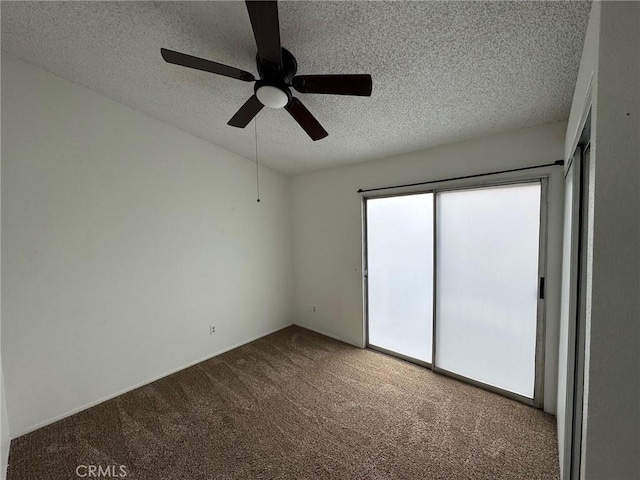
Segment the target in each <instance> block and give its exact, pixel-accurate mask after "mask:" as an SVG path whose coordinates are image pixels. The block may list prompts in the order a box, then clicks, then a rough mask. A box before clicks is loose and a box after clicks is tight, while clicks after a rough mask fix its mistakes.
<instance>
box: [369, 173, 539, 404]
mask: <svg viewBox="0 0 640 480" xmlns="http://www.w3.org/2000/svg"><path fill="white" fill-rule="evenodd" d="M543 189H544V180H535V181H529V182H524V183H523V182H521V183H515V184H508V185H496V186H486V187H477V188H458V189H442V190H434V191H431V192H427V193H420V194H411V195H402V196H394V197H384V198H367V199H366V202H365V206H366V207H365V211H366V266H365V268H366V286H367V288H366V295H367V297H366V298H367V327H368V328H367V334H368V335H367V344H368V346H370V347H371V348H375V349H378V350H383V351H385V352H387V353H392V354H396V355H398V356H400V357H402V358H405V359H408V360H412V361H417V363H426V364H429V365H430V366H431V367H432V368H433V369H434V370H436V371H440V372H442V373H445V374H448V375H451V376H455V377H459V378H462V379H465V380H467V381H470V382H471V383H476V384H480V385H482V386H485V387H487V388H489V389H492V390H497V391H499V392H502V393H508V394H510V395H511V396H515V397H517V398H519V399H521V400H524V401H527V403H535V402H534V397H535V393H536V384H537V381H538V382H539V381H540V379H539V378H538V377H537V374H538V373H539V369H537V368H536V365H537V363H539V362H540V361H541V353H542V352H541V347H542V345H541V342H540V341H539V336H540V333H541V332H542V329H541V321H540V320H539V312H540V311H541V309H540V308H539V307H540V305H539V303H540V302H541V300H540V299H539V293H542V292H539V287H541V286H542V284H543V279H542V277H543V273H542V265H543V263H542V262H541V261H540V258H541V252H540V238H541V232H542V231H543V230H544V222H543V221H542V220H541V219H543V215H542V213H543V208H542V199H543V198H544V192H543ZM434 260H435V265H434ZM434 267H435V268H434ZM434 312H435V315H434ZM537 386H538V388H539V384H538V385H537Z"/></svg>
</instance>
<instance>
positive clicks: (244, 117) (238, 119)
mask: <svg viewBox="0 0 640 480" xmlns="http://www.w3.org/2000/svg"><path fill="white" fill-rule="evenodd" d="M263 106H264V105H262V103H260V100H258V97H256V96H255V95H252V96H251V98H249V100H247V101H246V102H245V103H244V105H242V106H241V107H240V110H238V111H237V112H236V114H235V115H234V116H233V117H231V120H229V121H228V122H227V125H231V126H232V127H238V128H244V127H246V126H247V125H249V122H250V121H251V120H253V117H255V116H256V115H257V114H258V112H259V111H260V110H262V107H263Z"/></svg>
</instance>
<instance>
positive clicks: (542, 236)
mask: <svg viewBox="0 0 640 480" xmlns="http://www.w3.org/2000/svg"><path fill="white" fill-rule="evenodd" d="M550 176H551V174H550V173H547V172H545V173H538V174H528V175H497V176H495V177H487V178H483V179H482V180H479V179H475V180H474V179H464V180H452V181H442V182H434V184H433V185H434V186H433V187H430V188H424V186H423V187H422V188H411V189H406V188H399V189H398V190H392V191H387V192H385V193H376V192H363V193H362V194H361V195H362V277H363V313H364V321H363V345H364V347H365V348H368V349H370V350H374V351H377V352H380V353H383V354H387V355H391V356H394V357H396V358H399V359H401V360H405V361H408V362H411V363H414V364H417V365H420V366H423V367H426V368H430V369H431V370H432V371H433V372H435V373H439V374H442V375H445V376H448V377H451V378H454V379H456V380H460V381H462V382H465V383H468V384H470V385H474V386H476V387H479V388H483V389H485V390H488V391H490V392H493V393H497V394H499V395H502V396H505V397H508V398H511V399H513V400H517V401H519V402H522V403H525V404H527V405H530V406H532V407H535V408H542V407H543V399H544V376H545V343H546V342H545V333H546V332H545V324H546V299H545V297H546V295H545V292H544V289H546V285H545V284H546V282H545V280H544V279H546V270H547V237H548V228H547V219H548V214H549V212H548V210H549V202H548V195H549V188H548V184H549V178H550ZM527 183H540V227H539V231H540V233H539V239H538V279H539V283H538V304H537V312H536V348H535V360H534V361H535V367H534V368H535V372H534V393H533V398H528V397H525V396H522V395H519V394H517V393H513V392H510V391H508V390H504V389H502V388H499V387H495V386H493V385H489V384H486V383H484V382H480V381H478V380H474V379H471V378H468V377H465V376H463V375H459V374H456V373H454V372H450V371H448V370H445V369H443V368H440V367H438V366H437V365H436V361H435V359H436V348H437V345H436V333H437V332H436V328H437V325H436V323H437V322H436V318H437V316H436V314H437V308H438V305H437V303H438V302H437V296H436V294H437V287H438V286H437V281H436V279H437V261H436V260H437V258H436V257H437V249H438V246H437V218H436V211H437V193H439V192H448V191H456V190H469V189H479V188H489V187H500V186H508V185H518V184H527ZM422 193H433V196H434V199H433V237H434V238H433V256H434V262H433V277H434V278H433V322H432V328H433V330H432V342H433V343H432V357H431V359H432V361H431V363H429V362H425V361H422V360H418V359H416V358H412V357H408V356H406V355H403V354H400V353H397V352H393V351H390V350H387V349H385V348H381V347H378V346H375V345H371V344H370V343H369V281H368V279H369V270H368V263H369V262H368V247H367V246H368V239H367V235H368V228H367V201H368V200H373V199H379V198H389V197H398V196H405V195H417V194H422Z"/></svg>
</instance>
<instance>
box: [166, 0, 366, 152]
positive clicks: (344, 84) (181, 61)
mask: <svg viewBox="0 0 640 480" xmlns="http://www.w3.org/2000/svg"><path fill="white" fill-rule="evenodd" d="M246 4H247V10H248V11H249V19H250V20H251V28H252V29H253V35H254V37H255V39H256V45H257V47H258V53H257V55H256V64H257V67H258V74H259V76H260V78H259V79H256V78H255V77H254V76H253V74H252V73H250V72H247V71H244V70H240V69H238V68H234V67H230V66H228V65H223V64H221V63H217V62H213V61H211V60H205V59H203V58H198V57H193V56H191V55H187V54H185V53H180V52H175V51H173V50H168V49H166V48H161V49H160V52H161V54H162V58H163V59H164V60H165V61H166V62H168V63H173V64H175V65H181V66H183V67H189V68H194V69H196V70H203V71H205V72H211V73H216V74H218V75H224V76H225V77H230V78H235V79H237V80H242V81H244V82H255V85H254V88H253V90H254V94H253V95H252V96H251V97H250V98H249V100H247V101H246V102H245V104H244V105H243V106H242V107H240V110H238V111H237V112H236V114H235V115H234V116H233V117H232V118H231V120H229V122H227V124H228V125H231V126H232V127H238V128H244V127H246V126H247V125H248V124H249V122H250V121H251V120H253V118H254V117H255V116H256V115H257V114H258V112H260V110H262V107H264V106H266V107H270V108H283V107H284V109H285V110H287V111H288V112H289V114H290V115H291V116H292V117H293V118H294V119H295V120H296V122H298V123H299V124H300V126H301V127H302V128H303V129H304V131H305V132H307V134H308V135H309V136H310V137H311V139H312V140H314V141H315V140H320V139H322V138H324V137H326V136H327V135H328V133H327V131H326V130H325V129H324V128H322V125H320V123H319V122H318V120H316V118H315V117H314V116H313V115H312V114H311V112H309V110H307V108H306V107H305V106H304V105H303V104H302V102H301V101H300V100H298V99H297V98H296V97H294V96H293V94H292V93H291V88H290V87H293V88H294V89H295V90H296V91H298V92H300V93H325V94H333V95H359V96H364V97H368V96H371V90H372V82H371V75H368V74H364V75H362V74H358V75H296V72H297V70H298V63H297V62H296V59H295V57H294V56H293V55H292V54H291V53H290V52H289V51H288V50H286V49H284V48H282V46H281V45H280V25H279V22H278V2H277V1H275V0H258V1H255V0H254V1H250V0H247V1H246Z"/></svg>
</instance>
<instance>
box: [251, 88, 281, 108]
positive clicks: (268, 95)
mask: <svg viewBox="0 0 640 480" xmlns="http://www.w3.org/2000/svg"><path fill="white" fill-rule="evenodd" d="M256 97H258V100H260V103H262V104H263V105H264V106H265V107H269V108H282V107H284V106H286V105H287V103H289V96H288V95H287V94H286V92H284V91H282V90H280V89H279V88H277V87H272V86H271V85H263V86H262V87H260V88H258V90H256Z"/></svg>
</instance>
